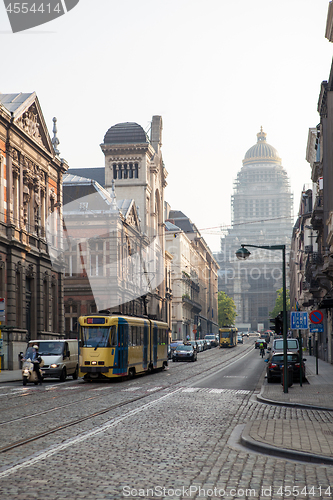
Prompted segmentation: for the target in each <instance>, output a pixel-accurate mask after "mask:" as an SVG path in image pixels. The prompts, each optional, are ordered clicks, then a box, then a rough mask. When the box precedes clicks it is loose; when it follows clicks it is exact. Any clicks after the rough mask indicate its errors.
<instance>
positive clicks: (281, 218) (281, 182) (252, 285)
mask: <svg viewBox="0 0 333 500" xmlns="http://www.w3.org/2000/svg"><path fill="white" fill-rule="evenodd" d="M231 205H232V227H231V229H230V230H229V231H228V233H227V234H226V235H225V237H223V238H222V239H221V249H220V252H218V253H217V254H215V258H216V260H217V262H218V264H219V266H220V271H219V291H224V292H226V293H227V294H228V295H229V296H230V297H232V298H233V300H234V302H235V305H236V310H237V318H236V326H237V327H238V328H239V329H240V330H257V329H262V328H264V329H267V328H268V327H269V324H270V323H269V313H270V311H272V310H273V308H274V305H275V300H276V291H277V290H278V289H279V288H281V287H282V252H281V251H269V250H263V249H255V248H250V249H249V250H250V252H251V257H250V258H249V259H248V260H247V261H242V262H240V261H239V260H237V259H236V257H235V253H236V251H237V250H238V249H239V247H240V246H241V245H242V244H244V245H246V244H249V245H257V246H262V245H264V246H265V245H283V244H284V245H286V250H287V253H288V254H289V249H290V240H291V232H292V209H293V199H292V194H291V192H290V186H289V181H288V176H287V172H286V171H285V169H284V168H283V166H282V162H281V159H280V157H279V155H278V152H277V150H276V149H275V148H274V147H273V146H271V145H270V144H268V143H267V141H266V134H265V133H264V132H263V130H262V128H261V130H260V132H259V133H258V134H257V143H256V144H255V145H254V146H252V147H251V148H250V149H249V150H248V151H247V152H246V154H245V157H244V160H243V167H242V169H241V170H240V172H238V174H237V179H236V182H235V186H234V194H233V196H232V199H231Z"/></svg>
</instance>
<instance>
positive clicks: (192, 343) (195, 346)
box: [186, 340, 200, 353]
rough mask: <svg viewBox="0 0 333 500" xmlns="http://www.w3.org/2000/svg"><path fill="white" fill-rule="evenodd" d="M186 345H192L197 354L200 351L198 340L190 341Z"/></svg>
mask: <svg viewBox="0 0 333 500" xmlns="http://www.w3.org/2000/svg"><path fill="white" fill-rule="evenodd" d="M186 343H187V344H191V345H192V346H193V347H194V349H195V350H196V351H197V353H198V352H199V351H200V347H199V344H198V341H197V340H189V341H188V342H186Z"/></svg>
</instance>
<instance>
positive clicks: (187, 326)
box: [165, 210, 218, 340]
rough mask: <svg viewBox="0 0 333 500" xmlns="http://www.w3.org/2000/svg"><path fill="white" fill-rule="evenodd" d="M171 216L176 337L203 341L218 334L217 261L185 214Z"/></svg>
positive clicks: (168, 226)
mask: <svg viewBox="0 0 333 500" xmlns="http://www.w3.org/2000/svg"><path fill="white" fill-rule="evenodd" d="M167 217H168V219H167V220H166V236H165V238H166V248H167V250H168V252H169V253H170V254H171V255H172V261H171V287H172V338H173V339H181V340H186V338H187V337H190V338H191V339H199V338H204V336H205V335H207V334H209V333H215V334H217V333H218V305H217V303H218V300H217V293H218V291H217V284H218V278H217V271H218V265H217V262H216V260H215V259H214V257H213V255H212V252H211V250H210V249H209V247H208V245H207V244H206V242H205V240H204V239H203V238H202V237H201V234H200V232H199V231H198V229H197V228H196V226H195V224H193V223H192V221H191V220H190V219H189V218H188V217H187V216H186V215H185V214H184V213H183V212H181V211H179V210H168V213H167Z"/></svg>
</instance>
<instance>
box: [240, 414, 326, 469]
mask: <svg viewBox="0 0 333 500" xmlns="http://www.w3.org/2000/svg"><path fill="white" fill-rule="evenodd" d="M251 425H252V422H248V423H247V424H246V426H245V428H244V430H243V432H242V434H241V437H240V442H241V444H242V445H243V446H245V447H246V448H250V449H251V450H254V451H257V452H259V453H265V454H267V455H270V456H273V457H276V456H278V457H281V458H289V459H292V460H298V461H299V460H302V461H303V462H312V463H316V464H326V465H333V458H331V457H326V456H322V455H314V454H311V453H307V452H305V451H295V450H289V449H287V448H278V447H276V446H273V445H270V444H267V443H261V442H259V441H256V440H255V439H253V438H252V437H251V436H250V428H251Z"/></svg>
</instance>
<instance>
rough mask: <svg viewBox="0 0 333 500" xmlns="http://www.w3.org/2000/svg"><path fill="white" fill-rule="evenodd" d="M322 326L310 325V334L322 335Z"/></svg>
mask: <svg viewBox="0 0 333 500" xmlns="http://www.w3.org/2000/svg"><path fill="white" fill-rule="evenodd" d="M323 331H324V325H323V324H322V323H320V324H319V325H315V324H313V323H310V333H323Z"/></svg>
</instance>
